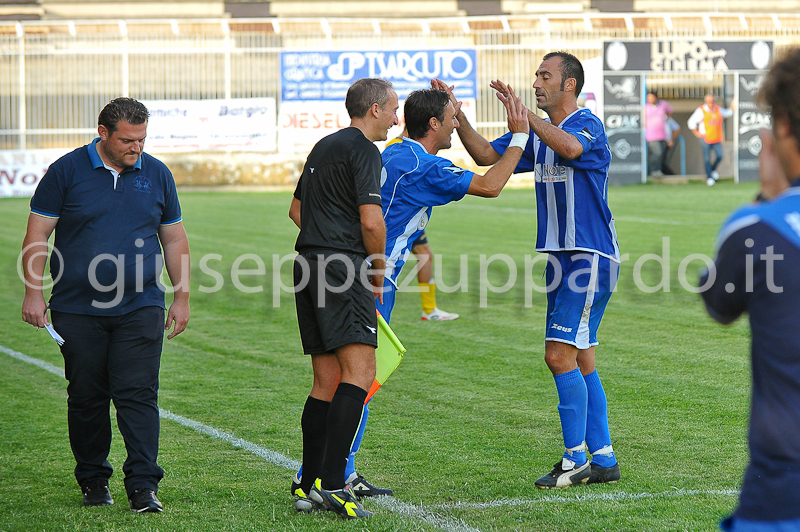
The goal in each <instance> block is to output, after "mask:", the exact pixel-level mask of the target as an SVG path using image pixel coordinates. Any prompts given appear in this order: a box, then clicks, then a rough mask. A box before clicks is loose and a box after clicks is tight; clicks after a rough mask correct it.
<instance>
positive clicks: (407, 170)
mask: <svg viewBox="0 0 800 532" xmlns="http://www.w3.org/2000/svg"><path fill="white" fill-rule="evenodd" d="M498 98H499V99H500V100H501V101H502V102H503V104H504V105H505V107H506V113H507V115H508V128H509V131H510V133H509V135H510V136H512V137H513V139H512V140H511V141H510V148H511V149H508V150H506V153H505V155H504V156H503V157H500V158H498V160H497V162H496V164H495V165H494V166H493V167H492V168H490V169H489V170H488V171H487V172H486V174H484V175H480V174H475V173H474V172H471V171H469V170H465V169H463V168H459V167H457V166H456V165H454V164H453V163H452V162H450V161H449V160H447V159H445V158H443V157H439V156H438V155H437V153H438V152H439V150H443V149H447V148H449V147H450V145H451V137H452V135H453V130H455V129H456V128H457V127H458V124H459V122H458V120H457V119H456V118H455V116H456V113H457V112H458V110H459V109H460V108H461V102H458V101H455V99H453V101H452V102H451V98H450V95H449V94H448V93H447V91H443V90H436V89H426V90H418V91H414V92H412V93H411V94H409V95H408V97H407V98H406V101H405V106H404V113H405V121H406V127H407V128H408V136H407V137H403V140H402V142H398V143H393V144H391V145H390V146H388V147H387V148H386V149H385V150H384V151H383V154H382V158H383V170H382V172H381V203H382V209H383V219H384V221H385V222H386V273H385V278H384V279H385V280H384V285H383V301H382V302H381V301H378V300H376V306H377V308H378V311H379V312H380V313H381V315H382V316H383V318H384V319H385V320H386V321H387V322H389V321H390V320H391V318H392V309H393V308H394V303H395V294H396V291H397V288H398V284H397V283H398V280H397V278H398V276H399V275H400V271H401V270H402V269H403V265H404V264H405V262H406V259H407V258H408V256H409V255H410V254H411V247H412V246H413V245H414V243H415V242H416V241H417V238H418V237H419V235H420V234H421V233H422V232H423V230H424V229H425V227H426V226H427V224H428V221H429V220H430V217H431V215H432V213H433V207H434V206H437V205H445V204H447V203H450V202H451V201H458V200H460V199H461V198H463V197H464V196H465V195H466V194H471V195H474V196H482V197H496V196H498V195H499V194H500V192H501V191H502V190H503V187H504V186H505V184H506V183H507V182H508V179H509V178H510V177H511V174H512V173H513V171H514V168H515V167H516V166H517V164H518V163H519V160H520V157H521V155H522V150H523V148H524V146H525V144H526V143H527V141H528V131H529V126H528V120H527V113H528V110H527V108H526V107H525V106H524V105H522V103H521V101H520V99H519V98H517V97H516V96H514V97H506V96H505V95H504V94H498ZM368 418H369V405H368V404H367V405H365V406H364V413H363V415H362V418H361V425H360V426H359V428H358V432H357V433H356V437H355V440H354V441H353V445H352V447H351V449H350V458H349V460H348V463H347V468H346V470H345V475H346V476H347V477H348V478H347V481H348V482H352V487H353V491H354V492H355V493H356V494H357V495H360V496H371V495H391V494H392V492H391V490H389V489H387V488H376V487H375V486H372V485H371V484H369V483H368V482H366V481H365V480H364V479H363V478H362V477H360V475H358V473H357V472H356V471H355V455H356V453H357V452H358V449H359V447H360V445H361V439H362V438H363V436H364V430H365V429H366V425H367V419H368Z"/></svg>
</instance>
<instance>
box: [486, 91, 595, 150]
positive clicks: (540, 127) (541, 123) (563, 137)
mask: <svg viewBox="0 0 800 532" xmlns="http://www.w3.org/2000/svg"><path fill="white" fill-rule="evenodd" d="M489 86H490V87H491V88H493V89H494V90H496V91H497V93H498V94H505V95H506V96H516V95H515V94H514V89H512V88H511V85H507V84H506V83H503V82H502V81H500V80H499V79H496V80H494V81H492V82H491V83H489ZM528 123H529V124H530V126H531V131H533V132H534V133H535V134H536V136H537V137H539V140H541V141H542V142H544V143H545V144H547V146H548V147H549V148H550V149H551V150H553V151H554V152H556V153H557V154H559V155H560V156H562V157H566V158H567V159H577V158H578V157H580V156H581V154H583V144H581V142H580V141H579V140H578V139H577V138H575V135H573V134H572V133H567V132H566V131H564V130H563V129H561V128H559V127H557V126H554V125H553V124H551V123H549V122H547V121H546V120H544V119H542V118H540V117H539V116H538V115H537V114H536V113H534V112H533V111H531V110H528Z"/></svg>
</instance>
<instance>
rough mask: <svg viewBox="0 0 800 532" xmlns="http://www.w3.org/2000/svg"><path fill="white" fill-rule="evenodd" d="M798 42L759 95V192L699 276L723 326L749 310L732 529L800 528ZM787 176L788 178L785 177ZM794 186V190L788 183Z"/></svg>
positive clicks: (728, 526)
mask: <svg viewBox="0 0 800 532" xmlns="http://www.w3.org/2000/svg"><path fill="white" fill-rule="evenodd" d="M798 87H800V48H794V49H792V50H790V51H789V52H788V53H787V54H786V55H785V56H784V58H783V59H782V60H781V61H778V62H777V63H775V65H773V67H772V68H771V69H770V71H769V73H768V74H767V76H766V78H765V79H764V83H763V85H762V86H761V90H760V91H759V94H758V100H759V102H760V103H761V104H762V105H763V106H764V107H766V108H767V109H769V110H770V112H771V114H772V121H771V122H772V132H771V133H770V132H768V131H764V132H762V135H761V136H762V140H763V147H762V150H761V154H760V170H759V172H760V175H761V196H762V198H764V199H765V200H766V201H763V202H761V203H757V204H754V205H749V206H746V207H743V208H741V209H739V210H738V211H736V212H735V213H734V214H733V215H732V216H731V217H730V218H729V219H728V221H727V222H725V225H723V227H722V229H721V230H720V233H719V237H718V239H717V257H716V260H715V261H714V266H713V267H712V268H711V269H710V270H709V271H706V272H705V273H704V274H703V275H702V276H701V278H700V288H701V291H702V296H703V300H704V301H705V304H706V308H707V309H708V313H709V314H710V315H711V316H712V317H713V318H714V319H716V320H717V321H719V322H720V323H724V324H727V323H731V322H733V321H735V320H736V319H737V318H739V316H741V315H742V314H744V313H748V314H749V319H750V329H751V341H750V357H751V364H752V379H753V386H752V388H753V391H752V399H751V401H750V430H749V437H748V440H749V448H750V462H749V464H748V465H747V469H746V470H745V473H744V482H743V483H742V491H741V494H740V495H739V506H738V508H736V510H735V511H734V512H733V514H732V515H731V516H730V517H728V518H727V519H726V520H725V521H723V522H722V524H721V528H722V529H723V530H726V531H730V532H756V531H757V532H780V531H789V530H800V408H798V405H800V337H798V334H797V318H798V316H800V276H799V275H798V274H797V265H798V264H800V93H798V91H797V88H798ZM786 178H788V180H787V179H786ZM787 181H788V184H790V186H789V187H788V188H785V187H786V184H787Z"/></svg>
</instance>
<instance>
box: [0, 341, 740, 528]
mask: <svg viewBox="0 0 800 532" xmlns="http://www.w3.org/2000/svg"><path fill="white" fill-rule="evenodd" d="M0 352H2V353H5V354H7V355H8V356H10V357H12V358H16V359H17V360H21V361H22V362H26V363H28V364H32V365H34V366H36V367H38V368H41V369H43V370H45V371H49V372H50V373H52V374H53V375H57V376H59V377H62V378H63V377H64V370H63V369H62V368H59V367H58V366H54V365H53V364H50V363H49V362H45V361H44V360H40V359H38V358H33V357H30V356H28V355H25V354H23V353H20V352H19V351H14V350H13V349H9V348H7V347H5V346H3V345H0ZM159 415H160V416H161V417H162V418H163V419H168V420H170V421H174V422H175V423H178V424H179V425H183V426H184V427H187V428H190V429H192V430H194V431H196V432H199V433H200V434H203V435H205V436H210V437H211V438H216V439H218V440H222V441H226V442H228V443H230V444H231V445H233V446H234V447H239V448H240V449H243V450H245V451H247V452H249V453H252V454H254V455H256V456H258V457H260V458H263V459H264V460H266V461H267V462H270V463H273V464H275V465H277V466H280V467H283V468H285V469H288V470H290V471H297V469H299V468H300V462H298V461H297V460H294V459H292V458H289V457H287V456H284V455H282V454H280V453H278V452H275V451H272V450H270V449H267V448H266V447H261V446H260V445H257V444H255V443H251V442H249V441H247V440H243V439H242V438H237V437H236V436H234V435H232V434H228V433H227V432H223V431H221V430H218V429H215V428H214V427H211V426H209V425H205V424H203V423H200V422H199V421H194V420H192V419H189V418H186V417H183V416H179V415H178V414H173V413H172V412H170V411H168V410H164V409H163V408H159ZM738 494H739V491H738V490H684V489H677V488H676V489H675V491H666V492H662V493H625V492H617V493H586V494H580V495H577V496H573V497H565V496H560V495H547V496H543V497H540V498H536V499H500V500H495V501H489V502H480V503H467V502H454V503H446V504H434V505H430V506H428V507H427V508H426V507H424V506H422V505H415V504H408V503H405V502H402V501H400V500H398V499H395V498H394V497H376V498H375V499H373V501H374V502H375V503H377V504H378V505H379V506H383V507H384V508H386V509H387V510H389V511H391V512H394V513H396V514H398V515H401V516H404V517H409V518H412V519H419V520H421V521H425V522H426V523H428V524H429V525H432V526H435V527H436V528H439V529H441V530H444V531H446V532H480V530H478V529H477V528H473V527H471V526H469V525H467V524H466V523H465V522H464V521H463V520H461V519H453V518H449V517H444V516H441V515H437V514H436V513H434V512H433V511H432V509H438V510H452V509H479V510H480V509H489V508H500V507H504V506H512V507H513V506H526V505H533V504H540V503H571V502H583V501H610V502H619V501H635V500H640V499H660V498H667V497H693V496H697V495H701V496H705V495H708V496H734V495H738Z"/></svg>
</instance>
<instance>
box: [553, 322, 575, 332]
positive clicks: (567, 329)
mask: <svg viewBox="0 0 800 532" xmlns="http://www.w3.org/2000/svg"><path fill="white" fill-rule="evenodd" d="M550 328H551V329H555V330H557V331H561V332H565V333H568V332H572V327H564V326H563V325H559V324H557V323H554V324H553V325H551V326H550Z"/></svg>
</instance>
